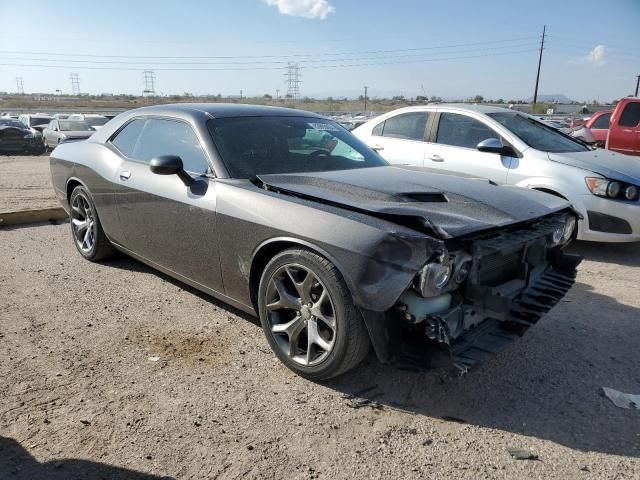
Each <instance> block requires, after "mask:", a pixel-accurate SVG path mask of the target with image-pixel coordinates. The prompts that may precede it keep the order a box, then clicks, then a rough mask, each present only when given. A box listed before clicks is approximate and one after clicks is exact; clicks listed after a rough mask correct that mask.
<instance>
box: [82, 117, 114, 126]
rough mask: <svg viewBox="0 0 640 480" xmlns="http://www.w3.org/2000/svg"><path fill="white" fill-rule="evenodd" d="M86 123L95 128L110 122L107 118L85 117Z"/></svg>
mask: <svg viewBox="0 0 640 480" xmlns="http://www.w3.org/2000/svg"><path fill="white" fill-rule="evenodd" d="M84 119H85V121H86V122H87V123H88V124H89V125H92V126H94V127H99V126H101V125H104V124H105V123H107V122H108V121H109V119H108V118H107V117H84Z"/></svg>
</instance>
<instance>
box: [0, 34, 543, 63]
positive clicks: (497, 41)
mask: <svg viewBox="0 0 640 480" xmlns="http://www.w3.org/2000/svg"><path fill="white" fill-rule="evenodd" d="M533 38H535V39H537V38H539V37H538V36H537V35H536V36H529V37H519V38H513V39H504V40H489V41H484V42H472V43H457V44H450V45H433V46H428V47H413V48H398V49H390V50H365V51H362V50H360V51H350V52H328V53H327V52H325V53H302V54H288V55H223V56H215V55H214V56H212V55H206V56H185V55H176V56H167V55H160V56H154V55H101V54H90V53H57V52H30V51H16V50H0V53H5V54H17V55H48V56H62V57H65V56H67V57H93V58H143V59H176V58H178V59H180V58H182V59H239V58H304V57H314V58H315V57H319V56H341V55H370V54H378V53H397V52H415V51H424V50H436V49H447V48H461V47H472V46H476V45H492V44H499V43H508V42H514V41H516V42H520V41H523V40H531V39H533ZM495 48H498V47H495ZM501 48H507V47H501Z"/></svg>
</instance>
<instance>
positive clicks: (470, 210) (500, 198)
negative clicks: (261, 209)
mask: <svg viewBox="0 0 640 480" xmlns="http://www.w3.org/2000/svg"><path fill="white" fill-rule="evenodd" d="M258 178H259V180H260V181H261V182H263V183H264V184H266V185H268V186H269V187H270V188H271V189H274V190H280V191H282V192H284V193H291V194H296V195H299V196H302V197H305V198H308V199H311V200H314V199H317V200H322V201H325V202H327V203H330V204H333V205H336V206H344V207H348V208H350V209H353V210H358V211H361V212H371V213H373V214H376V215H378V216H383V217H385V218H389V219H390V220H391V221H393V218H394V217H398V216H400V217H413V218H414V219H416V218H417V219H420V220H422V222H421V223H422V224H423V225H425V226H426V227H428V228H430V229H431V230H433V231H434V232H436V234H438V235H439V236H440V237H441V238H452V237H458V236H461V235H465V234H468V233H472V232H475V231H478V230H484V229H488V228H493V227H501V226H505V225H510V224H513V223H518V222H523V221H527V220H531V219H534V218H537V217H541V216H544V215H548V214H550V213H553V212H555V211H558V210H562V209H563V208H566V207H568V205H569V204H568V203H567V202H566V201H565V200H563V199H561V198H559V197H555V196H552V195H548V194H546V193H541V192H537V191H535V190H530V189H525V188H519V187H509V186H498V185H495V184H493V183H491V182H489V181H488V180H483V179H469V178H461V177H456V176H453V175H441V174H433V173H426V172H420V171H415V170H407V169H403V168H397V167H375V168H361V169H354V170H342V171H332V172H317V173H293V174H285V175H260V176H259V177H258Z"/></svg>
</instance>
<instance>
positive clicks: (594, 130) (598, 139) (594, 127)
mask: <svg viewBox="0 0 640 480" xmlns="http://www.w3.org/2000/svg"><path fill="white" fill-rule="evenodd" d="M611 113H612V111H611V110H606V111H603V112H596V113H594V114H593V116H592V117H591V118H590V119H589V120H587V123H585V127H587V128H588V129H589V130H591V134H592V135H593V140H594V142H595V144H596V145H597V146H599V147H604V146H605V143H606V141H607V135H608V134H609V121H610V120H611Z"/></svg>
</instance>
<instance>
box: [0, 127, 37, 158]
mask: <svg viewBox="0 0 640 480" xmlns="http://www.w3.org/2000/svg"><path fill="white" fill-rule="evenodd" d="M40 152H42V142H41V140H40V139H39V138H37V137H36V135H35V134H34V133H33V132H32V131H31V130H30V129H29V128H28V127H26V126H25V125H24V124H23V123H22V122H19V121H18V120H14V119H12V118H0V153H40Z"/></svg>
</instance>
